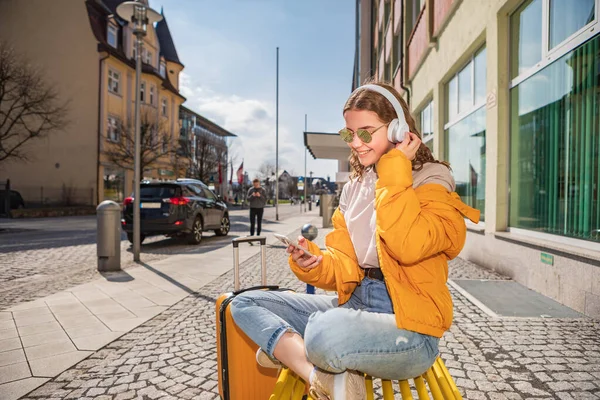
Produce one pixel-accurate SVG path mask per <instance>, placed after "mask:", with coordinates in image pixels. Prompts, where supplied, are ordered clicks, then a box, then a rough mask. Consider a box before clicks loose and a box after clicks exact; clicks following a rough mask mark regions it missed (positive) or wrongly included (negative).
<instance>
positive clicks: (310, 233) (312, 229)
mask: <svg viewBox="0 0 600 400" xmlns="http://www.w3.org/2000/svg"><path fill="white" fill-rule="evenodd" d="M300 233H301V234H302V236H303V237H304V238H305V239H306V240H315V239H316V238H317V236H318V235H319V230H318V229H317V227H316V226H314V225H311V224H305V225H304V226H303V227H302V229H301V230H300ZM306 293H307V294H315V287H314V286H313V285H309V284H306Z"/></svg>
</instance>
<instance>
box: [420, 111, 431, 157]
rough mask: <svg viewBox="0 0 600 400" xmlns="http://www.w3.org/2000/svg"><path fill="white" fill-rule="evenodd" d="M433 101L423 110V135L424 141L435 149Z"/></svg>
mask: <svg viewBox="0 0 600 400" xmlns="http://www.w3.org/2000/svg"><path fill="white" fill-rule="evenodd" d="M433 131H434V129H433V101H431V102H429V104H427V106H426V107H425V108H424V109H423V111H421V136H422V137H423V143H425V145H426V146H427V147H429V150H431V151H433Z"/></svg>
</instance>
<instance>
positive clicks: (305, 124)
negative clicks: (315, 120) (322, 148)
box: [304, 114, 308, 212]
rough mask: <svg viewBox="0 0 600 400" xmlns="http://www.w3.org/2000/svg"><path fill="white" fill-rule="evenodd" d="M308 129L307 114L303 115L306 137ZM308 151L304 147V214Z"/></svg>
mask: <svg viewBox="0 0 600 400" xmlns="http://www.w3.org/2000/svg"><path fill="white" fill-rule="evenodd" d="M307 129H308V114H304V134H305V135H306V131H307ZM307 152H308V150H307V149H306V147H304V212H306V204H307V203H308V197H306V193H307V190H306V189H307V187H308V179H306V153H307Z"/></svg>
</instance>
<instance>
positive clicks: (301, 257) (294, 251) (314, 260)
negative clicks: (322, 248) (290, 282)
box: [286, 236, 323, 269]
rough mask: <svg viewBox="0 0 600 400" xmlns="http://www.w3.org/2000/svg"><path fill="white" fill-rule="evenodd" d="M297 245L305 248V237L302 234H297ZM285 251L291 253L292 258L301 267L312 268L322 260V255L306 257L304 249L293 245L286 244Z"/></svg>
mask: <svg viewBox="0 0 600 400" xmlns="http://www.w3.org/2000/svg"><path fill="white" fill-rule="evenodd" d="M298 246H300V247H304V248H307V247H308V246H307V243H306V239H305V238H304V237H303V236H298ZM286 251H287V252H288V253H289V254H291V255H292V260H294V262H295V263H296V264H298V265H299V266H300V267H302V268H307V269H312V268H315V267H317V266H318V265H319V264H320V263H321V261H322V260H323V256H318V257H317V256H312V257H308V256H307V255H305V254H304V250H302V249H299V248H297V247H294V246H291V245H290V246H288V248H287V249H286Z"/></svg>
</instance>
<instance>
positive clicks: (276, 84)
mask: <svg viewBox="0 0 600 400" xmlns="http://www.w3.org/2000/svg"><path fill="white" fill-rule="evenodd" d="M276 65H277V67H276V83H275V221H279V47H278V48H277V61H276Z"/></svg>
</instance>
